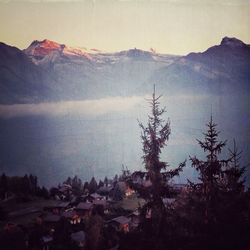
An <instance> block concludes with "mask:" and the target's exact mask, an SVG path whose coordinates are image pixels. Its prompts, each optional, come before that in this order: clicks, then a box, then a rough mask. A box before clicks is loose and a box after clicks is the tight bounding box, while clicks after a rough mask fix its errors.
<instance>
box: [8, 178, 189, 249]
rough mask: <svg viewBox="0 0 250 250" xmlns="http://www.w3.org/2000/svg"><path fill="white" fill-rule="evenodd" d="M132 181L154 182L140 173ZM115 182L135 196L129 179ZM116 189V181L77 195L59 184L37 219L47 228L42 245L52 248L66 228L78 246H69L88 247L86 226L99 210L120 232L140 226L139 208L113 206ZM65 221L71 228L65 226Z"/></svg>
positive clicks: (169, 200) (166, 201) (106, 222)
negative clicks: (122, 208)
mask: <svg viewBox="0 0 250 250" xmlns="http://www.w3.org/2000/svg"><path fill="white" fill-rule="evenodd" d="M133 182H134V184H138V183H139V184H140V185H143V186H145V187H147V186H150V185H151V183H150V181H149V180H147V179H145V178H143V177H140V175H139V174H138V175H135V176H134V179H133ZM115 185H116V187H118V188H119V189H120V190H121V191H122V192H123V199H130V198H131V197H133V196H134V197H136V193H135V191H134V190H133V189H132V188H131V187H129V186H128V185H127V183H126V182H124V181H118V182H116V184H115ZM175 188H176V189H179V190H182V189H184V188H185V187H184V186H181V185H179V186H178V185H177V186H176V187H175ZM114 189H115V187H114V185H106V186H102V187H100V188H99V189H98V190H97V191H96V193H92V194H84V195H82V194H81V195H79V196H76V195H74V194H73V191H72V187H71V186H70V185H69V184H63V185H62V186H60V188H58V190H57V191H58V192H57V194H56V195H55V196H54V200H53V202H52V201H51V200H50V202H49V203H48V205H46V204H45V206H44V207H43V211H41V214H40V215H39V216H37V218H36V220H35V224H36V226H37V225H38V226H39V225H42V226H43V228H44V229H45V230H43V232H42V233H40V234H39V239H38V240H39V244H40V245H41V246H42V249H43V250H49V249H51V246H52V245H53V244H54V241H55V238H56V232H58V231H60V232H61V231H62V232H64V231H67V233H68V234H69V235H67V237H68V238H69V241H70V242H71V244H72V246H74V247H75V248H73V247H71V248H70V249H85V247H86V242H87V238H88V234H87V231H86V230H85V229H86V221H88V219H89V218H91V216H92V215H95V214H96V213H98V215H100V216H101V217H102V218H103V221H104V227H112V228H113V229H114V230H115V231H116V232H118V233H119V232H123V233H127V232H129V231H131V230H133V229H135V228H137V227H138V225H139V221H140V214H139V211H138V209H134V210H133V211H131V210H130V211H123V212H117V211H116V210H114V207H115V206H114V205H115V204H116V203H117V201H116V200H114ZM67 197H70V199H67ZM174 201H175V199H173V198H165V199H163V202H164V204H165V205H166V206H168V205H171V204H173V203H174ZM149 216H150V215H149ZM65 225H67V229H69V230H66V229H64V227H65ZM12 227H14V225H12ZM69 227H70V228H69ZM63 230H64V231H63ZM69 232H70V233H69ZM26 244H27V245H28V244H29V242H27V243H26ZM110 249H112V248H110Z"/></svg>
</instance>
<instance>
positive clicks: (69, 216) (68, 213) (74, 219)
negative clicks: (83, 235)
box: [62, 210, 81, 225]
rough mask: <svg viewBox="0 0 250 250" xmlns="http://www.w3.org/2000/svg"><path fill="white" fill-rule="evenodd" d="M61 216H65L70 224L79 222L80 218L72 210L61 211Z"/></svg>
mask: <svg viewBox="0 0 250 250" xmlns="http://www.w3.org/2000/svg"><path fill="white" fill-rule="evenodd" d="M62 217H64V218H66V219H67V220H68V221H69V222H70V224H72V225H75V224H79V223H80V222H81V218H80V217H79V215H77V213H76V211H74V210H71V211H65V212H63V213H62Z"/></svg>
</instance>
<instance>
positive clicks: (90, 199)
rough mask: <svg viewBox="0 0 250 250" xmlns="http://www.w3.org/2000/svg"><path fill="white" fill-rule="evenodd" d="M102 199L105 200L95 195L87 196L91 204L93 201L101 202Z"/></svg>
mask: <svg viewBox="0 0 250 250" xmlns="http://www.w3.org/2000/svg"><path fill="white" fill-rule="evenodd" d="M103 199H105V197H104V196H102V195H100V194H97V193H93V194H90V195H89V196H88V200H89V201H91V202H92V201H95V200H103Z"/></svg>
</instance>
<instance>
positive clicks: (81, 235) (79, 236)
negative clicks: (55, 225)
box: [70, 231, 86, 249]
mask: <svg viewBox="0 0 250 250" xmlns="http://www.w3.org/2000/svg"><path fill="white" fill-rule="evenodd" d="M70 238H71V240H72V242H73V244H75V245H76V246H78V247H79V249H83V248H84V246H85V244H86V235H85V232H84V231H78V232H76V233H72V234H71V236H70Z"/></svg>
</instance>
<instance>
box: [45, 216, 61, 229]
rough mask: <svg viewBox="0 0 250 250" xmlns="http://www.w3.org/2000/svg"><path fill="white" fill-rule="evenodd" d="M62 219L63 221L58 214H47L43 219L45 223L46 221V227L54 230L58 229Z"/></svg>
mask: <svg viewBox="0 0 250 250" xmlns="http://www.w3.org/2000/svg"><path fill="white" fill-rule="evenodd" d="M60 219H61V216H60V215H57V214H47V215H45V217H44V218H43V221H44V223H45V225H46V226H47V227H48V228H50V229H54V228H55V227H56V225H57V223H58V222H59V221H60Z"/></svg>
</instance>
